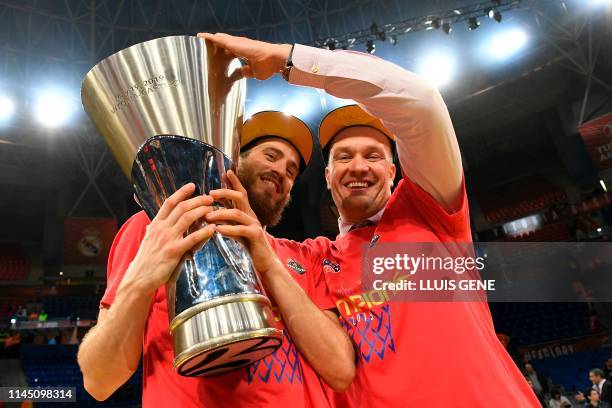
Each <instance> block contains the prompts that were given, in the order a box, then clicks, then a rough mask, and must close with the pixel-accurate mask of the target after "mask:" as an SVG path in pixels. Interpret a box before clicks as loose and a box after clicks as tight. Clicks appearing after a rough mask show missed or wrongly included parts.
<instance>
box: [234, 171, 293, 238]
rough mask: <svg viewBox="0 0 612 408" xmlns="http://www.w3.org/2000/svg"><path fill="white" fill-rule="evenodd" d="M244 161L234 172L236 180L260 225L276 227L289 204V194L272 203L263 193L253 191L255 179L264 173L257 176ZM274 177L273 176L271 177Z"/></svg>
mask: <svg viewBox="0 0 612 408" xmlns="http://www.w3.org/2000/svg"><path fill="white" fill-rule="evenodd" d="M245 161H246V160H244V161H243V162H242V163H241V165H240V166H238V170H237V172H236V174H237V176H238V179H239V180H240V182H241V183H242V185H243V187H244V189H245V190H246V192H247V196H248V198H249V204H250V205H251V208H252V209H253V212H255V215H257V219H259V222H260V223H261V225H263V226H266V227H274V226H276V225H278V223H279V222H280V220H281V219H282V217H283V211H284V210H285V208H286V207H287V206H288V205H289V203H290V202H291V194H287V197H286V198H285V199H283V200H280V201H274V200H273V199H272V197H271V196H270V195H268V194H266V193H265V192H262V191H255V186H256V185H257V179H258V178H259V177H260V176H264V175H266V173H262V174H258V173H257V172H255V170H254V169H252V168H250V167H249V166H248V165H247V164H246V163H245ZM271 177H274V176H271Z"/></svg>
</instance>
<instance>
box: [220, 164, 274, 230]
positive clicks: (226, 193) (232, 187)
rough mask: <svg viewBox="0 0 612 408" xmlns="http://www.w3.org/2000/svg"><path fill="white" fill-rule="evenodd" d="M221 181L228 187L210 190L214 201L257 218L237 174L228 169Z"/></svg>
mask: <svg viewBox="0 0 612 408" xmlns="http://www.w3.org/2000/svg"><path fill="white" fill-rule="evenodd" d="M223 181H225V183H227V185H228V186H229V188H221V189H218V190H211V191H210V196H211V197H212V198H213V199H214V200H215V201H220V202H222V203H229V204H230V205H229V207H231V208H237V209H239V210H240V211H243V212H245V213H246V214H247V215H249V216H250V217H253V218H255V219H257V215H255V211H253V209H252V208H251V205H250V204H249V196H248V194H247V191H246V189H245V188H244V187H243V186H242V183H241V182H240V180H239V179H238V176H236V173H234V172H233V171H232V170H228V171H227V173H225V176H223ZM264 230H265V228H264Z"/></svg>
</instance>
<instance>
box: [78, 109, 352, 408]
mask: <svg viewBox="0 0 612 408" xmlns="http://www.w3.org/2000/svg"><path fill="white" fill-rule="evenodd" d="M241 142H242V145H243V148H242V149H241V158H240V160H239V165H238V175H240V177H241V178H242V181H243V183H244V184H245V185H246V186H247V187H248V193H247V191H245V190H241V191H232V194H233V195H231V196H228V197H224V198H226V199H228V200H235V201H237V202H240V200H244V201H246V197H247V195H248V198H249V199H251V200H252V203H253V207H254V208H255V209H256V211H255V212H256V214H257V217H258V218H259V219H260V220H261V223H262V224H263V225H265V226H268V225H269V226H273V225H276V223H278V222H279V220H280V218H281V214H282V211H283V209H284V208H285V206H286V205H287V204H288V202H289V193H290V191H291V188H292V187H293V183H294V182H295V179H296V178H297V177H298V175H299V174H300V171H301V170H303V168H304V167H305V166H306V165H307V164H308V161H309V160H310V156H311V154H312V135H311V133H310V130H309V129H308V127H307V126H306V125H305V124H304V123H303V122H301V121H300V120H299V119H297V118H294V117H290V116H287V115H284V114H282V113H281V112H261V113H259V114H256V115H254V116H253V117H251V118H250V119H249V120H248V121H247V122H246V123H245V125H244V127H243V132H242V140H241ZM226 181H227V182H228V183H229V184H230V186H236V185H238V184H239V182H238V179H237V177H236V175H235V174H234V173H233V172H232V171H228V173H227V177H226ZM194 189H195V188H194V186H193V184H189V185H187V186H183V187H182V188H180V189H179V190H178V191H177V192H176V193H175V194H173V195H172V196H171V197H170V198H168V199H167V200H166V201H165V202H164V204H163V205H162V208H161V209H160V211H159V213H158V215H157V216H156V217H155V219H153V220H152V221H149V219H148V218H147V216H146V214H145V213H144V211H142V212H140V213H138V214H136V215H134V216H133V217H132V218H130V219H129V220H128V221H127V222H126V223H125V224H124V225H123V227H122V228H121V230H120V231H119V233H118V234H117V236H116V238H115V241H114V243H113V247H112V249H111V252H110V256H109V266H108V285H107V289H106V292H105V294H104V296H103V298H102V300H101V302H100V307H101V309H100V314H99V318H98V324H97V325H96V327H94V328H93V329H92V330H91V331H90V332H89V333H88V335H87V336H86V337H85V339H84V341H83V343H82V345H81V347H80V350H79V355H78V360H79V364H80V366H81V370H82V371H83V377H84V383H85V388H86V389H87V391H88V392H89V393H90V394H91V395H93V396H94V397H95V398H96V399H98V400H104V399H106V398H108V397H109V396H110V395H111V394H112V393H113V392H114V391H115V390H116V389H117V388H118V387H119V386H121V385H122V384H123V383H124V382H125V381H127V380H128V379H129V377H130V376H131V375H132V373H133V372H134V371H135V370H136V368H137V366H138V362H139V360H140V356H141V354H142V355H143V377H144V378H143V400H142V402H143V406H181V407H190V406H193V407H196V406H198V407H217V406H227V405H228V404H229V405H231V406H232V407H254V406H257V407H262V406H263V407H266V406H269V407H273V406H274V407H276V406H313V407H326V406H328V405H329V402H328V400H327V397H326V394H325V392H324V390H323V386H322V384H321V383H320V381H319V378H318V376H317V374H319V376H320V377H321V378H322V379H323V380H324V381H326V382H327V383H328V384H329V386H330V387H332V388H333V389H337V390H342V389H344V388H346V387H347V386H348V385H349V384H350V382H351V381H352V378H353V376H354V350H353V348H352V345H351V342H350V339H348V337H347V336H346V333H345V332H344V331H343V330H342V329H341V328H340V326H339V323H338V319H337V317H336V316H335V315H333V314H331V313H330V312H328V311H321V309H328V308H329V307H330V303H329V298H328V296H327V293H326V289H325V284H324V282H320V284H317V283H316V282H315V281H314V280H313V279H310V277H309V275H310V271H311V269H312V268H311V262H313V261H315V260H316V259H318V257H317V254H313V253H312V252H311V251H308V249H307V248H302V247H298V246H297V245H295V244H294V243H291V242H290V241H286V240H281V239H274V238H272V237H271V236H269V235H268V236H267V239H265V238H263V239H262V241H264V243H265V244H266V245H264V246H263V247H261V246H260V247H261V248H263V250H264V251H267V250H268V249H269V248H270V247H273V248H274V252H273V253H272V254H271V255H265V256H263V257H261V256H260V257H258V256H257V253H261V251H262V249H259V250H257V249H255V252H253V248H252V247H251V248H249V249H251V256H252V258H253V260H254V266H255V268H256V269H257V270H258V272H259V273H260V277H261V279H262V282H263V284H264V287H265V288H266V291H267V293H268V295H270V298H271V300H272V302H273V311H274V313H275V320H276V321H278V322H279V325H281V326H282V327H283V328H284V329H285V330H283V333H284V338H283V343H282V345H281V347H280V348H279V349H277V350H276V351H275V352H274V353H272V354H271V355H269V356H267V357H265V358H264V359H262V360H259V361H257V362H255V363H253V364H251V365H249V366H247V367H245V368H242V369H238V370H234V371H230V372H228V373H225V374H221V375H216V376H213V377H201V378H198V377H181V376H179V375H178V374H177V373H176V372H175V371H174V369H173V367H172V359H173V350H172V338H171V336H170V333H169V330H168V312H167V305H166V302H167V301H166V291H165V285H164V283H165V282H166V281H167V280H168V278H169V277H170V274H171V273H172V271H173V270H174V268H175V267H176V265H177V264H178V261H179V260H180V258H181V257H182V255H183V254H184V253H185V252H186V251H187V250H189V249H190V248H192V247H193V246H194V244H196V243H198V242H202V241H203V240H204V239H206V238H207V237H208V236H210V234H212V231H213V230H214V229H215V226H214V224H209V225H208V226H207V227H206V228H204V229H201V230H199V231H197V232H194V233H192V234H190V235H187V236H186V237H183V232H184V231H185V230H186V227H187V226H189V225H191V224H192V223H193V222H194V221H196V220H197V219H199V218H201V217H203V216H204V215H205V214H206V213H207V212H208V211H210V207H207V206H210V205H211V204H212V200H213V198H217V197H210V196H199V197H194V198H189V197H190V196H191V195H192V194H193V192H194ZM253 216H254V215H253ZM221 232H222V231H221ZM222 233H223V232H222ZM258 251H259V252H258ZM274 253H276V255H277V256H278V257H276V256H274ZM160 254H161V255H160ZM148 259H153V260H155V259H157V260H158V262H157V263H158V264H159V265H157V264H155V263H151V261H149V263H147V260H148ZM279 259H280V260H279ZM309 297H310V298H311V299H312V301H311V300H310V299H309ZM313 301H314V302H315V303H316V305H315V303H313ZM274 303H275V304H274ZM313 333H322V334H324V335H322V336H316V335H312V334H313ZM298 350H299V352H298ZM315 370H316V373H315Z"/></svg>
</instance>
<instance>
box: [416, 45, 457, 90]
mask: <svg viewBox="0 0 612 408" xmlns="http://www.w3.org/2000/svg"><path fill="white" fill-rule="evenodd" d="M417 71H418V72H419V73H420V74H421V75H423V76H424V77H426V78H428V79H429V80H430V81H431V82H432V83H433V84H435V85H436V86H437V87H443V86H445V85H447V84H448V83H449V82H450V81H451V79H452V78H453V76H454V72H455V61H454V58H453V57H452V55H450V54H448V53H441V52H436V53H433V54H429V55H428V56H426V57H425V58H424V59H423V62H422V63H421V65H420V66H419V67H418V69H417Z"/></svg>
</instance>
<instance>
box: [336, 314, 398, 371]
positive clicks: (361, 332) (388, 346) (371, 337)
mask: <svg viewBox="0 0 612 408" xmlns="http://www.w3.org/2000/svg"><path fill="white" fill-rule="evenodd" d="M362 315H363V318H361V316H362ZM340 324H341V325H342V327H344V329H345V330H346V332H347V334H348V335H349V336H350V337H351V339H352V340H353V344H355V347H356V348H357V355H358V357H359V359H360V360H362V361H364V362H366V363H369V362H370V361H371V360H372V357H374V356H377V357H378V358H379V359H380V360H383V359H384V358H385V354H388V353H387V351H392V352H393V353H395V352H396V349H395V342H394V340H393V334H392V329H391V310H390V306H389V304H386V305H384V306H382V307H381V308H379V309H378V310H371V311H370V312H369V313H367V314H365V313H363V314H359V315H357V316H356V318H354V317H348V318H346V317H345V318H344V319H342V320H341V321H340Z"/></svg>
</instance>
